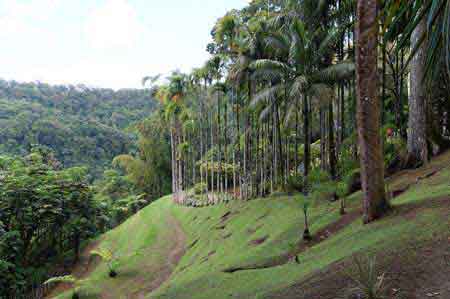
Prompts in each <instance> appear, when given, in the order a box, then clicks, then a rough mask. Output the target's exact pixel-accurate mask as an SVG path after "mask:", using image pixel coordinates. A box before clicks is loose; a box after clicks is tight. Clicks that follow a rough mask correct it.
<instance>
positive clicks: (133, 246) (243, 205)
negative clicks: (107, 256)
mask: <svg viewBox="0 0 450 299" xmlns="http://www.w3.org/2000/svg"><path fill="white" fill-rule="evenodd" d="M398 181H402V182H403V181H405V177H403V176H402V177H399V178H398ZM449 181H450V169H449V168H446V169H444V170H442V171H440V172H439V173H438V174H436V175H434V176H433V177H430V178H427V179H424V180H421V181H419V182H418V183H417V184H413V185H411V186H410V188H409V189H408V190H407V191H406V192H404V193H403V194H401V195H400V196H399V197H397V198H396V199H395V200H394V201H393V203H392V205H393V207H394V209H393V211H392V212H390V213H389V215H387V216H386V217H384V218H383V219H381V220H379V221H377V222H375V223H373V224H370V225H363V224H362V222H361V220H360V219H359V218H358V219H356V220H355V221H353V222H352V223H350V224H349V225H347V226H346V227H345V228H344V229H342V230H341V231H339V232H338V233H336V234H334V235H332V236H330V237H329V238H328V239H326V240H324V241H323V242H320V243H318V244H316V245H315V246H313V247H312V248H310V249H308V250H306V251H304V252H302V253H301V254H299V260H300V264H299V265H298V264H295V263H287V264H284V265H281V266H276V267H270V268H265V269H255V270H245V271H237V272H234V273H224V272H223V270H225V269H227V268H230V267H232V268H234V267H261V266H263V265H266V264H267V263H271V262H273V261H276V260H277V259H279V257H280V256H281V255H283V254H284V253H286V252H287V251H289V250H290V249H291V248H292V246H293V244H295V243H297V242H298V241H299V240H300V238H301V233H302V231H303V222H304V219H303V211H302V208H301V200H299V198H298V197H296V196H294V197H288V196H285V195H283V196H277V197H270V198H267V199H259V200H253V201H249V202H243V201H234V202H231V203H228V204H219V205H217V206H212V207H205V208H186V207H180V206H176V205H174V204H173V203H172V202H171V200H170V198H169V197H166V198H163V199H160V200H159V201H157V202H155V203H153V204H152V205H150V206H149V207H147V208H145V209H144V210H142V211H141V212H140V213H138V214H137V215H136V216H134V217H132V218H131V219H130V220H128V221H127V222H126V223H124V224H123V225H121V226H120V227H118V228H117V229H115V230H113V231H111V232H109V233H107V234H106V235H104V236H103V237H102V241H101V245H100V246H101V247H107V248H110V249H113V250H115V252H116V253H118V254H119V255H120V256H122V258H121V264H122V267H120V268H119V276H118V277H117V278H116V279H110V278H108V277H107V269H106V267H105V265H100V266H99V267H97V268H96V269H95V271H93V272H92V273H91V274H90V275H89V276H88V278H87V282H86V284H85V289H86V290H89V291H90V293H91V294H92V296H91V297H92V298H95V297H96V294H99V293H103V294H104V293H105V290H108V293H112V294H114V296H113V297H108V296H106V298H126V297H127V296H129V295H132V294H134V293H135V292H137V291H139V290H142V289H143V288H145V287H146V286H148V285H149V283H151V281H152V280H154V278H155V277H156V275H157V274H158V266H159V265H162V264H164V262H165V260H164V252H167V251H168V250H169V249H170V248H171V246H173V242H172V240H171V239H170V236H171V227H170V226H169V225H168V221H167V219H168V217H170V215H173V216H175V217H176V219H178V221H179V222H180V224H181V226H182V227H183V230H184V232H185V234H186V246H187V247H188V246H191V247H189V248H188V249H187V250H186V253H185V255H184V256H183V257H182V259H181V261H180V262H179V264H178V266H177V268H176V269H175V271H174V272H173V273H172V276H171V277H170V279H169V280H167V281H166V282H165V283H164V284H163V285H162V286H161V287H160V288H158V289H157V290H156V291H155V292H153V293H148V294H147V295H146V297H145V298H158V299H163V298H166V299H177V298H179V299H189V298H193V299H202V298H208V299H222V298H269V297H270V296H269V295H270V294H271V293H272V292H275V291H277V290H280V289H284V288H286V287H288V286H290V285H292V284H294V283H296V282H298V281H301V280H302V279H304V278H306V277H308V276H309V275H311V274H313V273H315V272H316V271H318V270H323V269H326V268H327V267H329V266H330V265H332V264H333V263H335V262H339V261H342V260H345V259H348V258H350V257H351V256H352V254H355V253H359V252H367V251H369V252H374V253H376V252H380V251H384V250H389V249H392V248H401V246H403V244H406V243H408V242H411V241H413V242H421V241H427V240H431V239H432V237H433V234H441V235H442V234H449V232H448V221H445V218H446V217H448V215H445V214H443V208H442V207H443V206H445V205H446V204H447V205H448V204H449V198H450V185H449V183H448V182H449ZM413 182H415V181H413ZM392 185H393V186H394V185H395V184H392ZM360 200H361V193H360V192H358V193H355V194H353V195H351V196H350V197H349V198H348V200H347V205H348V209H349V210H354V209H359V206H360ZM228 212H231V216H230V217H229V219H227V220H226V221H222V220H221V218H222V217H223V216H224V215H225V214H226V213H228ZM438 217H439V218H438ZM339 218H340V215H339V203H338V202H336V203H330V202H328V201H326V200H324V199H318V200H315V201H314V202H313V204H312V207H311V208H310V228H311V232H312V234H314V233H315V232H317V231H318V230H320V229H322V228H324V227H326V226H327V225H329V224H331V223H333V222H335V221H337V220H338V219H339ZM437 219H444V221H437ZM261 238H267V239H266V241H265V242H263V243H262V244H259V245H254V244H251V243H252V241H255V240H257V239H261ZM193 244H194V245H193ZM135 252H140V253H141V254H140V255H138V256H135V257H127V256H129V255H132V254H133V253H135ZM67 294H68V293H66V294H63V295H62V296H60V297H61V298H66V297H65V296H67ZM131 298H133V297H131Z"/></svg>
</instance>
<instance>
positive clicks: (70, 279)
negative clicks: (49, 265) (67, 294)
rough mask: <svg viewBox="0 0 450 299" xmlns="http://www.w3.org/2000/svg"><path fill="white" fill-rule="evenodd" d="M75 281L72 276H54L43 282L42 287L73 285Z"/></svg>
mask: <svg viewBox="0 0 450 299" xmlns="http://www.w3.org/2000/svg"><path fill="white" fill-rule="evenodd" d="M76 282H77V279H76V278H75V277H74V276H73V275H65V276H56V277H52V278H50V279H48V280H46V281H45V282H44V285H47V284H51V283H71V284H75V283H76Z"/></svg>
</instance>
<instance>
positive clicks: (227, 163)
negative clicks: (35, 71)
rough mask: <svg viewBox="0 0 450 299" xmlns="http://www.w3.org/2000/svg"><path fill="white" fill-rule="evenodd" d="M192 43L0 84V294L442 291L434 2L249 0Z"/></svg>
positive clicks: (443, 38)
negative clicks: (137, 73)
mask: <svg viewBox="0 0 450 299" xmlns="http://www.w3.org/2000/svg"><path fill="white" fill-rule="evenodd" d="M206 51H207V52H208V54H209V57H210V58H209V59H208V60H207V61H206V62H205V63H204V64H203V65H201V66H199V67H196V68H194V69H193V70H192V71H191V72H188V73H186V72H182V71H179V70H174V71H173V72H171V73H170V74H169V75H168V76H165V77H164V76H163V77H161V76H160V75H154V74H151V75H150V76H147V77H145V78H143V80H142V83H143V89H136V90H134V89H123V90H117V91H114V90H110V89H96V88H89V87H86V86H51V85H47V84H44V83H17V82H14V81H0V298H5V299H9V298H33V299H34V298H60V299H62V298H108V299H109V298H158V299H159V298H161V299H162V298H172V299H175V298H180V299H186V298H195V299H201V298H209V299H211V298H217V299H222V298H232V297H233V298H260V299H269V298H273V299H276V298H288V299H294V298H305V299H306V298H330V299H331V298H367V299H381V298H398V299H400V298H428V297H433V298H449V297H450V290H449V289H448V275H450V272H449V271H448V258H449V252H448V240H450V235H449V232H450V230H449V228H450V227H449V223H448V219H450V218H449V217H450V210H449V207H450V201H449V200H450V189H449V185H448V181H449V179H450V156H449V153H450V152H449V149H450V1H448V0H415V1H398V0H383V1H371V0H367V1H365V0H320V1H316V0H269V1H267V0H252V1H249V3H248V5H246V6H245V7H244V8H242V9H234V10H230V11H228V12H227V13H226V14H225V15H223V16H222V17H221V18H219V19H218V20H217V21H216V23H215V25H214V27H213V28H211V41H210V43H209V44H208V46H207V49H206ZM447 296H449V297H447Z"/></svg>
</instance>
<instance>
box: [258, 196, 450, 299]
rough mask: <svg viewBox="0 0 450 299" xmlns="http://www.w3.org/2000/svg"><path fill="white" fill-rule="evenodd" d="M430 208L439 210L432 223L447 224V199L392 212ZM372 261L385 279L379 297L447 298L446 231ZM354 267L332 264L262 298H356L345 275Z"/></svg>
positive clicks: (449, 249) (449, 256) (449, 260)
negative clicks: (381, 293) (445, 222)
mask: <svg viewBox="0 0 450 299" xmlns="http://www.w3.org/2000/svg"><path fill="white" fill-rule="evenodd" d="M430 207H435V208H436V207H438V208H440V209H442V211H443V212H442V213H441V214H440V216H438V217H437V219H436V221H447V222H448V221H449V219H450V218H449V216H450V198H449V197H446V198H439V199H433V200H430V201H428V202H427V201H426V202H422V203H417V204H408V205H404V206H401V207H400V208H399V209H396V210H395V211H393V213H396V214H399V215H401V216H404V217H412V215H415V214H416V213H421V211H420V210H425V209H428V208H430ZM449 226H450V224H449ZM376 261H377V273H378V275H382V274H384V276H385V279H384V281H385V283H384V285H383V295H384V297H383V298H392V299H422V298H436V299H448V298H450V280H449V277H450V231H449V232H448V234H447V235H445V234H444V235H434V236H433V237H432V239H431V240H429V241H427V242H421V241H419V240H410V241H409V242H408V243H407V244H405V245H404V246H402V247H401V248H390V249H389V251H384V252H381V253H379V254H378V255H377V257H376ZM355 267H356V266H355V264H354V262H353V260H352V258H350V259H347V260H345V261H341V262H337V263H334V264H332V265H330V266H329V267H327V268H325V269H323V270H321V271H317V272H315V273H312V274H311V275H309V276H308V277H306V278H304V279H302V280H301V281H299V282H297V283H295V284H293V285H291V286H287V287H286V288H284V289H280V290H279V291H277V292H274V293H272V294H269V295H267V296H266V297H264V298H265V299H276V298H283V299H309V298H321V299H335V298H357V296H356V294H354V293H352V289H353V288H354V287H355V285H354V283H353V282H352V279H351V277H350V276H349V273H354V272H355ZM353 292H354V291H353ZM351 295H353V297H352V296H351Z"/></svg>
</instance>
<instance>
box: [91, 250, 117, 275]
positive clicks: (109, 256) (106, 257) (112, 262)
mask: <svg viewBox="0 0 450 299" xmlns="http://www.w3.org/2000/svg"><path fill="white" fill-rule="evenodd" d="M91 256H99V257H100V258H101V259H102V260H103V261H104V262H105V263H106V265H107V266H108V269H109V277H111V278H114V277H116V276H117V266H118V258H117V257H116V256H115V255H114V254H113V253H112V252H111V250H109V249H106V248H101V249H97V250H92V251H91Z"/></svg>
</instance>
